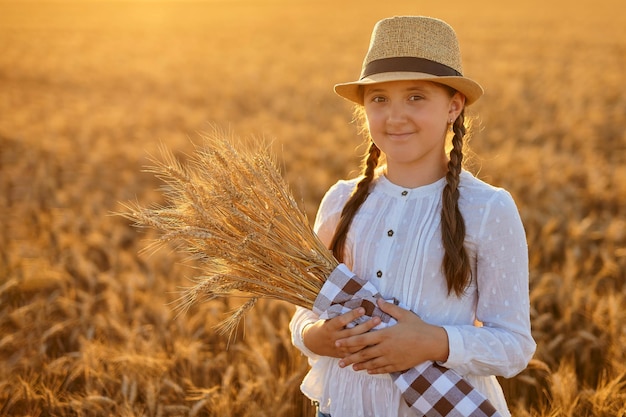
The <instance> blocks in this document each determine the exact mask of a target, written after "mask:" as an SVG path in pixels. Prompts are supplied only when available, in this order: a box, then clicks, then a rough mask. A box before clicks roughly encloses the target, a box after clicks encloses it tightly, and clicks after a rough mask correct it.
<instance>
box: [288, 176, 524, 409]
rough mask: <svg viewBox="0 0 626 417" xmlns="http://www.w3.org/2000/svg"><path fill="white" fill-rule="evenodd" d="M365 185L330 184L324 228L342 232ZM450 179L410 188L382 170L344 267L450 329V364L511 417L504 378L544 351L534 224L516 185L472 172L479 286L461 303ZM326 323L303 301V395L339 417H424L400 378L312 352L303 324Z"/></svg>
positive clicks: (467, 212) (351, 236) (470, 245)
mask: <svg viewBox="0 0 626 417" xmlns="http://www.w3.org/2000/svg"><path fill="white" fill-rule="evenodd" d="M357 181H358V179H354V180H350V181H339V182H338V183H337V184H335V185H334V186H333V187H331V188H330V190H328V192H327V193H326V195H325V196H324V198H323V200H322V203H321V205H320V208H319V210H318V214H317V218H316V221H315V231H316V232H317V233H319V234H322V233H324V234H325V235H326V236H328V235H331V236H332V233H333V232H334V229H335V226H336V225H337V222H338V220H339V217H340V215H341V210H342V209H343V206H344V204H345V202H346V200H347V199H348V197H349V196H350V193H351V192H352V190H353V188H354V187H355V185H356V183H357ZM445 184H446V182H445V178H442V179H440V180H439V181H437V182H434V183H432V184H429V185H425V186H422V187H418V188H413V189H407V188H403V187H400V186H398V185H395V184H393V183H391V182H390V181H389V180H388V179H387V178H386V177H384V176H382V175H381V176H378V177H377V178H376V179H375V180H374V182H373V184H372V188H371V190H370V195H369V196H368V197H367V199H366V200H365V202H364V203H363V205H362V206H361V207H360V209H359V211H358V212H357V214H356V215H355V217H354V219H353V222H352V225H351V227H350V230H349V232H348V236H347V239H346V250H345V255H344V256H345V258H346V259H345V260H344V263H345V264H346V265H347V266H348V267H349V268H350V269H351V270H352V271H353V272H354V273H356V274H357V275H359V276H360V277H362V278H365V279H367V280H369V281H371V282H372V283H373V284H374V285H375V286H376V287H377V288H378V290H379V291H380V293H381V294H382V296H383V297H384V298H386V299H390V298H394V297H395V298H397V299H398V300H400V301H401V303H403V304H404V305H406V306H408V307H409V308H410V309H411V310H412V311H413V312H414V313H416V314H417V315H418V316H420V317H421V318H422V320H424V321H426V322H428V323H430V324H433V325H439V326H442V327H443V328H444V329H445V330H446V332H447V334H448V339H449V350H450V354H449V357H448V360H447V362H445V363H443V364H442V365H443V366H445V367H447V368H451V369H454V370H455V371H456V372H458V373H459V374H461V375H463V376H464V377H466V378H467V379H468V381H470V382H471V383H472V384H473V385H474V387H476V388H477V389H478V390H480V391H481V392H482V393H483V394H485V395H486V396H487V398H489V400H490V401H491V402H492V404H493V405H494V406H495V407H496V408H497V409H498V411H500V413H501V414H502V415H503V416H509V415H510V413H509V411H508V408H507V405H506V401H505V399H504V395H503V393H502V389H501V387H500V385H499V383H498V381H497V379H496V378H495V376H494V375H501V376H504V377H511V376H514V375H516V374H517V373H519V372H521V371H522V370H523V369H524V368H525V367H526V365H527V364H528V361H529V360H530V359H531V357H532V355H533V353H534V351H535V347H536V345H535V342H534V340H533V338H532V335H531V331H530V314H529V308H530V304H529V289H528V248H527V244H526V236H525V232H524V228H523V226H522V222H521V219H520V216H519V213H518V210H517V207H516V206H515V203H514V201H513V198H512V197H511V195H510V194H509V193H508V192H507V191H505V190H503V189H501V188H496V187H493V186H491V185H489V184H486V183H484V182H483V181H481V180H479V179H477V178H475V177H474V176H473V175H472V174H470V173H469V172H467V171H463V172H462V174H461V182H460V186H459V191H460V199H459V208H460V210H461V213H462V215H463V218H464V220H465V226H466V240H465V247H466V249H467V251H468V254H469V257H470V260H471V263H472V265H471V269H472V283H471V285H470V287H469V288H467V290H466V294H465V295H464V296H462V297H461V298H460V299H459V298H458V297H456V295H454V293H452V295H450V296H448V289H447V284H446V280H445V277H444V275H443V273H442V267H441V261H442V259H443V253H444V250H443V245H442V242H441V227H440V223H441V221H440V220H441V194H442V190H443V188H444V186H445ZM316 320H317V316H316V315H315V314H314V313H313V312H312V311H310V310H307V309H304V308H300V307H298V308H297V310H296V313H295V314H294V316H293V319H292V320H291V323H290V329H291V332H292V341H293V343H294V345H295V346H296V347H297V348H298V349H300V350H301V351H302V352H303V353H304V354H305V355H306V356H307V357H308V358H309V364H310V365H311V370H310V371H309V373H308V374H307V376H306V377H305V379H304V381H303V382H302V385H301V389H302V392H303V393H304V394H305V395H306V396H307V397H309V398H310V399H312V400H315V401H318V402H319V403H320V409H321V411H322V412H324V413H330V414H331V415H332V417H369V416H372V417H374V416H375V417H384V416H388V417H398V416H402V417H404V416H407V417H408V416H414V415H415V414H414V413H413V412H412V411H411V410H410V409H409V408H408V407H407V406H406V404H405V403H404V401H403V400H402V397H401V393H400V391H399V390H398V389H397V388H396V386H395V384H394V382H393V381H392V379H391V377H390V375H388V374H387V375H369V374H367V372H364V371H361V372H356V371H354V370H353V369H352V367H346V368H340V367H339V366H338V361H339V360H338V359H336V358H330V357H324V356H318V355H316V354H314V353H313V352H311V351H310V350H308V349H307V348H306V346H304V343H303V342H302V336H301V335H302V329H303V328H304V326H306V325H307V324H309V323H311V322H314V321H316ZM477 321H479V322H480V323H482V326H480V324H476V323H477Z"/></svg>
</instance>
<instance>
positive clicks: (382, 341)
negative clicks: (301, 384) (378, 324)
mask: <svg viewBox="0 0 626 417" xmlns="http://www.w3.org/2000/svg"><path fill="white" fill-rule="evenodd" d="M378 306H379V307H380V308H381V310H383V311H384V312H385V313H387V314H389V315H391V316H392V317H393V318H395V319H396V320H397V321H398V323H397V324H395V325H393V326H390V327H387V328H385V329H382V330H376V331H373V332H370V333H360V334H358V335H350V336H348V337H346V338H343V339H340V340H338V341H337V344H338V345H339V348H340V350H345V351H348V352H350V354H348V355H346V356H345V357H344V358H343V359H342V360H341V361H340V362H339V366H341V367H345V366H349V365H353V368H354V370H355V371H360V370H367V372H368V373H370V374H382V373H390V372H400V371H404V370H406V369H409V368H412V367H414V366H416V365H419V364H420V363H423V362H425V361H428V360H431V361H442V362H445V361H446V360H447V359H448V354H449V350H448V334H447V333H446V331H445V330H444V329H443V328H442V327H438V326H433V325H430V324H427V323H425V322H424V321H423V320H422V319H420V318H419V317H418V316H417V315H416V314H414V313H413V312H411V311H409V310H405V309H403V308H401V307H398V306H396V305H395V304H392V303H387V302H385V301H383V300H379V302H378ZM364 346H365V348H363V347H364ZM353 349H356V350H353Z"/></svg>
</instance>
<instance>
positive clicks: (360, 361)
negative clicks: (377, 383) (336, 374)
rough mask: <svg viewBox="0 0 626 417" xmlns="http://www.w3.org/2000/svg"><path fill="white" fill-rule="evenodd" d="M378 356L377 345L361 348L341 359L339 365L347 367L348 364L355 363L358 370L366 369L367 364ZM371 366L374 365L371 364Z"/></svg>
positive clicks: (354, 366)
mask: <svg viewBox="0 0 626 417" xmlns="http://www.w3.org/2000/svg"><path fill="white" fill-rule="evenodd" d="M376 358H378V354H377V353H376V348H375V346H371V347H368V348H365V349H361V350H359V351H357V352H354V353H352V354H350V355H348V356H346V357H345V358H343V359H341V360H340V361H339V366H340V367H342V368H345V367H346V366H350V365H353V368H354V369H355V370H357V371H359V370H362V369H366V366H367V365H366V364H368V363H369V362H370V361H373V360H374V359H376ZM369 366H372V365H371V364H370V365H369ZM372 367H374V366H372Z"/></svg>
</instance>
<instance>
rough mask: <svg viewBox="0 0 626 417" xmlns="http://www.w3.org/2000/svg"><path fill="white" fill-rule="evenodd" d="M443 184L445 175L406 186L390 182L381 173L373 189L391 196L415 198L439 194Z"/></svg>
mask: <svg viewBox="0 0 626 417" xmlns="http://www.w3.org/2000/svg"><path fill="white" fill-rule="evenodd" d="M445 185H446V177H442V178H440V179H438V180H437V181H435V182H433V183H430V184H426V185H422V186H419V187H416V188H406V187H401V186H399V185H396V184H394V183H392V182H391V181H389V179H387V177H386V176H385V175H383V174H382V173H381V174H380V175H379V176H378V177H377V178H376V180H375V182H374V190H375V191H376V192H379V191H380V192H382V193H384V194H386V195H388V196H389V197H392V198H408V199H415V198H420V197H428V196H431V195H433V194H434V193H437V194H441V192H442V190H443V188H444V187H445Z"/></svg>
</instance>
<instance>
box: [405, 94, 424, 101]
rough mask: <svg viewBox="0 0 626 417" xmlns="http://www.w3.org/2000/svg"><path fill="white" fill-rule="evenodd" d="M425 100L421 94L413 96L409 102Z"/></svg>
mask: <svg viewBox="0 0 626 417" xmlns="http://www.w3.org/2000/svg"><path fill="white" fill-rule="evenodd" d="M423 99H424V96H421V95H419V94H413V95H412V96H410V97H409V101H419V100H423Z"/></svg>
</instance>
